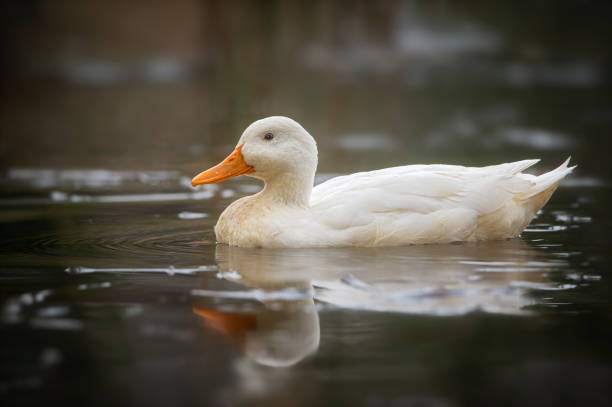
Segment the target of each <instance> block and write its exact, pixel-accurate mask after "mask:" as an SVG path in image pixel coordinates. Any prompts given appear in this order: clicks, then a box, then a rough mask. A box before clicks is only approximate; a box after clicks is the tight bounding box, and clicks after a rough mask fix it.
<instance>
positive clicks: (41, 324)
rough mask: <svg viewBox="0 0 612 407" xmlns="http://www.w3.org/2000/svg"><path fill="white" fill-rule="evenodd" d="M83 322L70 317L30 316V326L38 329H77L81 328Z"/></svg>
mask: <svg viewBox="0 0 612 407" xmlns="http://www.w3.org/2000/svg"><path fill="white" fill-rule="evenodd" d="M83 325H84V324H83V322H82V321H79V320H78V319H71V318H32V319H31V320H30V326H31V327H32V328H38V329H52V330H60V331H78V330H81V329H83Z"/></svg>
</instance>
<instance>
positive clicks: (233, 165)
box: [191, 144, 255, 187]
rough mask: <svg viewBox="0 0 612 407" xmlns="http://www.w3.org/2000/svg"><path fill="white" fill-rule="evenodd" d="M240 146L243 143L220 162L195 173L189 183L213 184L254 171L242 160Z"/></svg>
mask: <svg viewBox="0 0 612 407" xmlns="http://www.w3.org/2000/svg"><path fill="white" fill-rule="evenodd" d="M242 146H244V144H241V145H239V146H238V147H236V149H235V150H234V151H233V152H232V153H231V154H230V155H229V156H228V157H227V158H226V159H225V160H223V161H222V162H221V163H220V164H217V165H215V166H214V167H212V168H210V169H208V170H206V171H204V172H201V173H199V174H198V175H196V176H195V178H194V179H192V180H191V185H193V186H194V187H195V186H196V185H201V184H214V183H216V182H221V181H223V180H226V179H228V178H232V177H237V176H238V175H243V174H250V173H252V172H254V171H255V168H253V167H252V166H250V165H249V164H247V163H246V162H245V161H244V157H243V156H242Z"/></svg>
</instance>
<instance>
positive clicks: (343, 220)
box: [194, 117, 573, 247]
mask: <svg viewBox="0 0 612 407" xmlns="http://www.w3.org/2000/svg"><path fill="white" fill-rule="evenodd" d="M272 131H274V132H275V139H278V140H279V141H277V145H274V144H273V143H271V142H266V143H262V142H260V139H261V134H269V132H272ZM253 135H254V136H253ZM283 138H285V140H283ZM294 139H297V140H298V142H294V141H295V140H294ZM310 140H312V137H310V135H309V134H308V133H307V132H306V131H305V130H304V129H302V127H301V126H300V125H299V124H297V123H296V122H294V121H293V120H291V119H288V118H283V117H272V118H267V119H263V120H260V121H258V122H255V123H254V124H252V125H251V126H250V127H249V128H247V130H246V131H245V133H244V134H243V136H242V138H241V140H240V142H239V148H238V149H237V151H238V152H239V153H240V148H241V147H242V146H243V147H244V148H243V149H242V154H243V155H244V156H243V158H244V162H246V163H248V164H247V165H248V166H249V167H250V168H251V169H252V170H251V172H252V176H255V177H257V178H262V179H264V180H265V181H266V185H265V187H264V189H263V190H262V191H261V192H259V193H257V194H255V195H253V196H249V197H245V198H242V199H239V200H237V201H236V202H234V203H232V204H231V205H230V206H229V207H228V208H227V209H226V210H225V211H224V212H223V213H222V214H221V217H220V218H219V221H218V223H217V225H216V227H215V232H216V236H217V240H218V241H219V242H221V243H227V244H229V245H235V246H243V247H331V246H392V245H406V244H419V243H449V242H456V241H477V240H490V239H505V238H510V237H515V236H517V235H519V234H520V233H521V232H522V230H523V229H524V228H525V227H526V226H527V225H528V224H529V222H530V221H531V219H532V218H533V216H534V215H535V214H536V212H537V211H538V210H539V209H540V208H542V207H543V206H544V205H545V204H546V202H547V201H548V199H549V198H550V196H551V195H552V193H553V192H554V191H555V189H556V188H557V186H558V185H559V183H560V182H561V181H562V180H563V178H564V177H565V176H566V175H567V174H568V173H570V172H571V171H572V169H573V167H568V166H567V164H568V162H569V160H568V161H566V162H565V163H563V165H561V166H560V167H558V168H557V169H555V170H553V171H551V172H549V173H546V174H543V175H541V176H538V177H536V176H533V175H529V174H523V173H521V171H522V170H524V169H526V168H528V167H530V166H531V165H533V164H535V163H536V162H538V160H525V161H518V162H514V163H508V164H501V165H494V166H489V167H482V168H473V167H462V166H455V165H408V166H403V167H395V168H387V169H382V170H378V171H371V172H362V173H356V174H352V175H347V176H341V177H337V178H333V179H330V180H328V181H326V182H324V183H322V184H320V185H317V186H316V187H314V188H313V179H314V170H315V168H316V145H315V144H314V140H312V146H311V145H310V144H311V143H309V142H308V141H310ZM312 147H314V159H313V157H312V150H313V148H312ZM275 150H279V151H280V150H285V151H282V152H280V153H278V154H280V157H279V156H277V155H276V154H268V153H269V151H275ZM296 155H297V157H296ZM289 156H291V163H290V164H289V163H287V162H285V161H287V160H286V157H289ZM282 157H284V159H283V158H282ZM215 168H217V167H215ZM260 168H261V169H262V170H260ZM209 171H210V170H209ZM243 173H244V172H243ZM202 174H204V173H202ZM202 174H201V175H202ZM198 177H200V176H198ZM196 179H197V178H196ZM196 179H194V183H197V182H196Z"/></svg>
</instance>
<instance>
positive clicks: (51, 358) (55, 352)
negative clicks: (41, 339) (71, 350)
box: [40, 347, 64, 367]
mask: <svg viewBox="0 0 612 407" xmlns="http://www.w3.org/2000/svg"><path fill="white" fill-rule="evenodd" d="M63 360H64V355H63V354H62V352H61V351H60V350H59V349H57V348H51V347H49V348H45V349H43V351H42V353H41V354H40V363H41V364H42V365H43V366H45V367H50V366H55V365H59V364H60V363H62V361H63Z"/></svg>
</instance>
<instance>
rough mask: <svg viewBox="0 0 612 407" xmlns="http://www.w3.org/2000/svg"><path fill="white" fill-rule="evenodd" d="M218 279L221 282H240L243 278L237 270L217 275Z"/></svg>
mask: <svg viewBox="0 0 612 407" xmlns="http://www.w3.org/2000/svg"><path fill="white" fill-rule="evenodd" d="M216 277H217V278H218V279H219V280H226V279H229V280H240V279H241V278H242V275H241V274H240V273H239V272H237V271H236V270H234V269H230V270H229V271H227V272H225V273H222V272H219V273H217V274H216Z"/></svg>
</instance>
